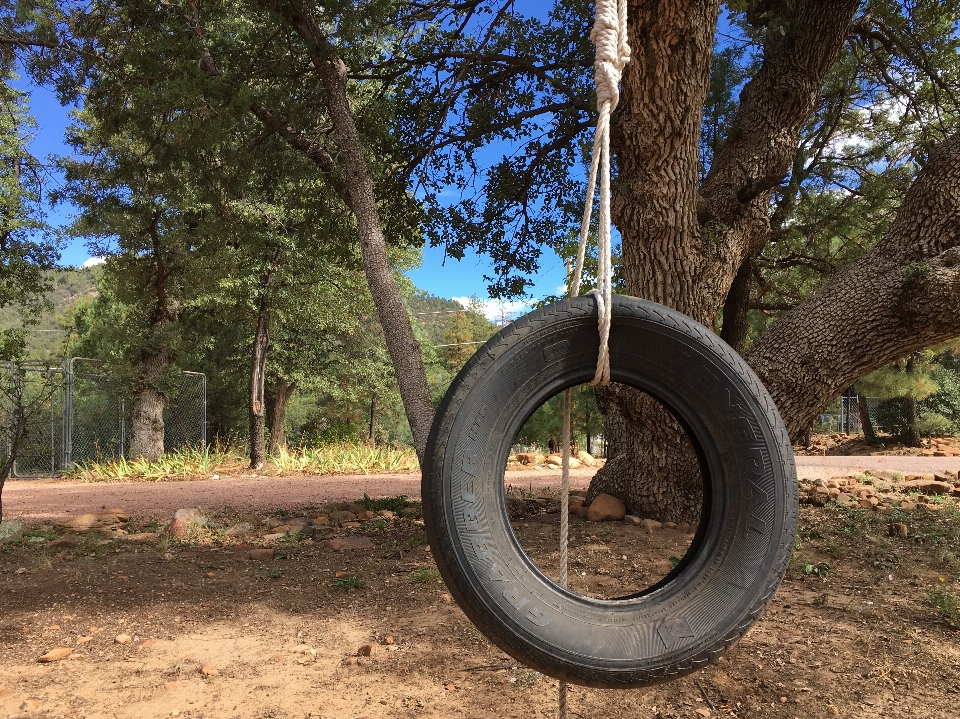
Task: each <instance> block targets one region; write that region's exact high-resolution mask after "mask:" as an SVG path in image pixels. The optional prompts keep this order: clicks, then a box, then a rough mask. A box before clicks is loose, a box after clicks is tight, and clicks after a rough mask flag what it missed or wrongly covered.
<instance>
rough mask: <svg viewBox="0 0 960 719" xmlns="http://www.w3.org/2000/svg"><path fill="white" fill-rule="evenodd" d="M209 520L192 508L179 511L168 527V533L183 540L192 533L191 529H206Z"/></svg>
mask: <svg viewBox="0 0 960 719" xmlns="http://www.w3.org/2000/svg"><path fill="white" fill-rule="evenodd" d="M208 521H209V520H208V519H207V518H206V517H204V516H203V513H202V512H201V511H200V510H199V509H197V508H195V507H192V508H190V509H178V510H177V511H176V512H175V513H174V515H173V519H172V520H170V524H169V525H167V532H168V533H170V534H172V535H173V536H174V537H176V538H177V539H183V538H184V537H186V536H187V532H189V531H190V527H206V526H207V522H208Z"/></svg>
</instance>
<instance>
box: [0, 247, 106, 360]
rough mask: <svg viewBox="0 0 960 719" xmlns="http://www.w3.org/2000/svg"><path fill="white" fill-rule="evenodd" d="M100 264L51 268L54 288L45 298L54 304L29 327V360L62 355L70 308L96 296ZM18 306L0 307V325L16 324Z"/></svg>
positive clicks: (71, 309)
mask: <svg viewBox="0 0 960 719" xmlns="http://www.w3.org/2000/svg"><path fill="white" fill-rule="evenodd" d="M102 272H103V268H102V267H98V266H94V267H86V268H65V269H60V270H53V271H52V272H51V273H50V275H48V276H49V277H50V278H51V280H52V283H53V287H52V288H51V290H50V292H49V293H48V294H47V299H48V300H49V301H50V304H51V305H53V307H52V308H51V309H49V310H47V311H46V312H43V313H42V314H41V315H40V317H39V318H38V320H39V321H38V323H37V324H36V325H33V326H32V327H30V330H29V331H30V335H29V338H28V340H27V356H28V357H29V358H31V359H47V358H49V357H59V356H61V355H62V354H63V341H64V339H65V338H66V336H67V331H68V328H69V327H70V324H71V323H72V321H73V311H74V309H75V308H76V306H77V303H79V302H80V301H81V300H83V299H84V298H87V297H91V298H92V297H96V295H97V280H98V279H99V277H100V274H101V273H102ZM20 323H21V316H20V308H18V307H4V308H2V309H0V328H3V329H10V328H12V327H19V326H20Z"/></svg>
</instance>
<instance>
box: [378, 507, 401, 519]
mask: <svg viewBox="0 0 960 719" xmlns="http://www.w3.org/2000/svg"><path fill="white" fill-rule="evenodd" d="M377 516H378V517H383V518H384V519H394V518H395V517H396V516H397V515H396V514H395V513H393V512H391V511H390V510H389V509H381V510H380V511H379V512H377Z"/></svg>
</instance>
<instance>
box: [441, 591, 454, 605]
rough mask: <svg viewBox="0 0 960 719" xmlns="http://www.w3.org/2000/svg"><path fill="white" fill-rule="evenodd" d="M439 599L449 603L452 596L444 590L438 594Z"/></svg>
mask: <svg viewBox="0 0 960 719" xmlns="http://www.w3.org/2000/svg"><path fill="white" fill-rule="evenodd" d="M440 599H442V600H443V601H444V602H446V603H447V604H449V603H450V602H452V601H453V596H452V595H450V594H448V593H447V592H444V593H443V594H441V595H440Z"/></svg>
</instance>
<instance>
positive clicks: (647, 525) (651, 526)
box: [640, 519, 663, 534]
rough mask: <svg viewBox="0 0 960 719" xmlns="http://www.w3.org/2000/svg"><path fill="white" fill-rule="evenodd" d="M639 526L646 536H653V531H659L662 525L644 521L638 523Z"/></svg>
mask: <svg viewBox="0 0 960 719" xmlns="http://www.w3.org/2000/svg"><path fill="white" fill-rule="evenodd" d="M640 526H641V527H643V531H645V532H646V533H647V534H653V533H654V532H655V531H657V530H658V529H660V528H661V527H662V526H663V524H661V523H660V522H658V521H657V520H655V519H644V520H642V521H641V522H640Z"/></svg>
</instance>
